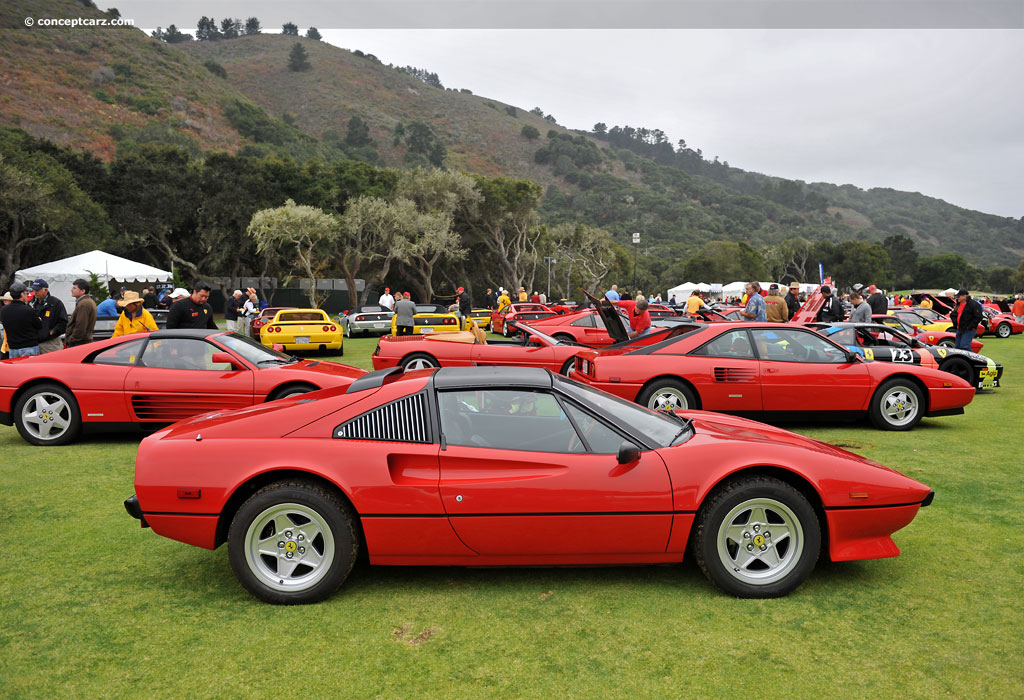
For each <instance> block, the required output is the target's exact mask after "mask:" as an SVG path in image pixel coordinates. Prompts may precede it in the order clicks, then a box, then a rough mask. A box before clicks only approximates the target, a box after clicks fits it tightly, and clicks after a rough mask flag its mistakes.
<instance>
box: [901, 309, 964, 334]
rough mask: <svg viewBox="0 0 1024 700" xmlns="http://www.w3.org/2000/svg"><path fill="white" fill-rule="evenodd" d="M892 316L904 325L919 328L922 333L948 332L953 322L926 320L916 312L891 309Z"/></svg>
mask: <svg viewBox="0 0 1024 700" xmlns="http://www.w3.org/2000/svg"><path fill="white" fill-rule="evenodd" d="M889 315H890V316H895V317H896V318H898V319H899V320H901V321H903V322H904V323H909V324H910V325H912V326H917V328H918V330H922V331H948V330H949V329H950V328H952V326H953V323H952V321H936V320H933V319H930V318H925V317H924V316H922V315H921V314H919V313H918V312H916V311H911V310H910V309H890V310H889Z"/></svg>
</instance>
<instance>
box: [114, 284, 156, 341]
mask: <svg viewBox="0 0 1024 700" xmlns="http://www.w3.org/2000/svg"><path fill="white" fill-rule="evenodd" d="M117 306H118V308H119V309H121V317H120V318H118V319H117V325H116V326H114V334H113V335H112V336H110V337H111V338H120V337H121V336H122V335H131V334H132V333H143V332H145V331H155V330H156V329H157V326H156V321H154V320H153V314H151V313H149V309H146V308H144V307H143V306H142V297H140V296H139V293H138V292H135V291H132V290H130V289H129V290H128V291H126V292H125V293H124V294H123V295H122V296H121V298H120V299H119V300H118V301H117Z"/></svg>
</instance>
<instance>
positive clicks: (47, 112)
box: [0, 0, 1024, 267]
mask: <svg viewBox="0 0 1024 700" xmlns="http://www.w3.org/2000/svg"><path fill="white" fill-rule="evenodd" d="M46 7H47V8H48V9H47V10H46V11H44V10H42V9H40V6H39V3H32V2H26V1H25V0H10V1H9V2H6V3H4V4H3V6H2V7H0V21H2V23H3V26H4V27H9V28H8V29H4V30H3V35H4V40H3V41H2V42H0V124H2V125H7V126H16V127H19V128H21V129H24V130H25V131H26V132H28V133H29V134H32V135H34V136H37V137H42V138H46V139H49V140H51V141H53V142H55V143H58V144H62V145H70V146H73V147H75V148H78V149H81V150H85V151H89V152H92V153H94V154H96V155H99V156H100V157H102V158H104V159H106V160H110V159H112V158H113V157H114V156H115V154H117V153H118V151H119V149H128V148H130V147H131V145H132V144H135V143H145V142H158V143H172V144H177V145H181V146H183V147H185V148H187V149H188V150H189V151H190V152H192V153H193V155H194V156H195V157H200V156H201V153H202V152H203V151H228V152H231V153H237V152H239V151H241V150H243V149H250V150H251V151H252V152H255V153H268V152H269V153H280V154H283V155H291V156H293V157H296V158H298V159H300V160H303V159H308V158H312V157H319V158H325V159H328V160H329V159H333V158H345V157H346V156H351V157H356V158H361V159H367V160H371V161H374V162H376V163H378V164H381V165H391V166H401V165H403V164H404V163H405V162H406V160H407V152H408V150H409V141H408V138H402V137H400V132H401V129H400V128H399V125H402V126H403V127H408V126H409V125H410V124H412V123H415V122H419V123H423V124H427V125H429V127H430V128H431V129H432V130H433V132H434V134H436V136H437V138H438V139H439V140H440V142H441V143H443V145H444V147H445V149H446V153H447V155H446V158H445V160H444V163H445V165H446V166H447V167H449V168H457V169H462V170H466V171H470V172H475V173H480V174H483V175H488V176H497V175H505V176H512V177H517V178H529V179H532V180H534V181H537V182H539V183H541V184H542V185H544V186H545V187H546V188H547V196H546V197H545V201H544V205H543V208H542V215H543V217H544V218H545V220H547V221H549V222H562V221H570V222H571V221H576V222H581V223H587V224H590V225H595V226H601V227H603V228H606V229H608V230H609V231H611V232H612V233H613V234H614V235H615V236H616V237H617V238H618V239H620V240H622V241H626V240H628V238H627V237H628V234H629V232H630V231H633V230H643V231H645V233H646V234H647V236H646V238H645V241H651V242H652V244H653V245H654V249H653V250H652V251H651V252H652V253H653V254H656V255H659V256H661V257H665V258H678V257H679V256H680V255H684V254H688V253H692V252H693V251H694V250H696V248H698V247H699V246H700V245H701V244H703V243H704V242H706V241H708V240H711V239H725V240H734V241H745V242H748V243H750V244H752V245H756V246H766V245H772V244H775V243H779V242H780V241H783V240H785V239H787V238H792V237H794V236H800V237H803V238H806V239H808V240H812V241H815V240H829V241H833V242H841V241H847V240H866V241H881V240H883V239H884V238H886V237H887V236H891V235H905V236H907V237H909V238H910V239H912V240H913V241H914V243H915V245H916V247H917V249H918V250H919V251H920V253H921V255H934V254H937V253H945V252H955V253H959V254H961V255H963V256H964V257H965V258H967V259H968V260H970V261H971V262H972V263H975V264H985V265H993V264H1001V265H1006V264H1010V265H1012V266H1014V267H1016V265H1017V262H1018V261H1019V260H1020V258H1021V257H1022V256H1024V225H1022V222H1019V221H1016V220H1013V219H1008V218H1005V217H997V216H991V215H988V214H983V213H980V212H973V211H970V210H966V209H963V208H960V207H956V206H954V205H951V204H948V203H946V202H943V201H942V200H938V199H934V198H931V197H927V196H925V195H921V194H918V193H906V192H897V191H895V190H889V189H872V190H862V189H859V188H857V187H854V186H852V185H831V184H828V183H811V184H808V183H803V182H799V181H788V180H781V179H779V178H773V177H771V176H770V175H762V174H758V173H750V172H747V171H744V170H742V169H740V168H736V167H730V166H729V165H728V164H723V163H718V162H717V161H715V162H708V161H705V160H704V159H703V157H702V156H700V154H699V153H698V152H695V151H687V152H678V153H676V152H674V150H673V149H672V147H671V146H668V145H667V143H664V142H662V143H654V142H653V141H651V140H650V139H648V138H647V136H646V135H645V136H644V137H643V138H637V139H636V140H632V141H630V140H626V141H623V140H621V139H619V140H615V139H612V138H609V137H608V136H606V135H604V134H578V133H575V132H570V131H568V130H566V129H565V128H563V127H560V126H559V125H557V124H555V123H553V122H552V121H549V120H548V119H545V118H544V117H543V116H541V115H537V114H533V113H530V112H528V111H526V110H523V109H522V108H521V107H518V106H513V105H507V104H504V103H501V102H499V101H497V100H493V99H489V98H487V97H485V96H479V95H473V94H470V93H469V92H468V91H460V90H456V89H451V88H447V89H446V88H441V87H435V86H432V85H428V84H427V83H425V82H423V81H421V80H419V79H417V78H416V77H414V76H412V75H409V74H407V73H405V72H402V71H400V70H397V69H396V68H393V67H390V66H387V65H384V64H382V63H381V62H380V61H379V60H377V59H376V58H375V57H374V56H372V55H371V54H363V53H362V52H361V51H348V50H345V49H340V48H337V47H334V46H331V45H329V44H325V43H322V42H319V41H314V40H311V39H306V38H300V37H294V36H282V35H278V34H262V35H257V36H243V37H239V38H236V39H230V40H220V41H203V42H186V43H180V44H165V43H163V42H160V41H158V40H155V39H153V38H150V37H148V36H146V35H145V34H144V33H143V32H141V31H140V30H137V29H131V28H110V27H106V28H101V29H92V28H84V27H78V28H74V29H71V28H38V27H37V28H34V29H26V28H25V27H23V26H22V25H21V22H22V20H23V19H24V17H26V16H34V17H37V18H38V17H43V16H46V14H47V12H49V13H50V14H52V15H53V16H62V17H71V16H85V17H90V16H92V17H103V16H105V15H104V13H102V12H100V11H98V10H96V9H94V8H89V7H85V6H83V5H82V4H80V3H78V2H72V1H71V0H56V1H55V2H52V3H47V5H46ZM194 21H195V20H194V18H192V19H190V18H187V17H182V18H181V20H180V22H178V24H182V25H188V24H191V23H192V22H194ZM297 42H298V43H300V44H301V45H302V46H303V47H304V48H305V50H306V52H307V53H308V56H309V63H310V64H311V68H310V69H309V70H307V71H301V72H294V71H291V70H289V68H288V56H289V52H290V50H291V47H292V46H293V45H294V44H295V43H297ZM363 48H364V49H366V50H370V51H372V48H373V47H363ZM422 68H426V69H429V68H430V67H429V66H422ZM601 116H602V115H599V114H596V115H594V119H595V121H598V120H599V119H600V118H601ZM353 117H359V118H360V119H361V120H362V121H363V122H365V123H366V125H367V126H368V127H369V136H370V138H371V139H373V142H374V143H373V147H372V148H371V149H370V150H369V151H366V150H363V151H359V152H358V153H356V152H354V151H353V150H352V149H350V148H348V147H347V146H346V145H345V144H344V143H343V140H344V137H345V134H346V130H347V127H348V124H349V121H350V120H351V119H352V118H353ZM524 127H532V128H533V129H536V135H535V137H534V138H528V137H527V136H524V135H523V129H524ZM396 136H399V137H398V138H396ZM552 136H553V137H555V138H551V137H552ZM247 152H248V151H247Z"/></svg>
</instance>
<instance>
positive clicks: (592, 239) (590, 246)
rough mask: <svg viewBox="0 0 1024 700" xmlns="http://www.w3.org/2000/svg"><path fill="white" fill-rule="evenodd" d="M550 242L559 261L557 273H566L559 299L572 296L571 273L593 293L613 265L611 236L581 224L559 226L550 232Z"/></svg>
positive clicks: (613, 247)
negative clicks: (574, 273)
mask: <svg viewBox="0 0 1024 700" xmlns="http://www.w3.org/2000/svg"><path fill="white" fill-rule="evenodd" d="M550 240H551V243H552V247H553V251H552V253H553V256H554V257H555V259H557V260H558V268H557V271H558V272H562V271H564V273H565V286H564V287H563V288H562V296H563V297H565V298H569V297H570V296H572V290H573V285H572V275H573V272H576V274H577V276H578V277H579V280H580V284H581V286H582V287H583V288H584V289H586V290H587V291H589V292H591V293H595V294H596V293H597V292H598V291H599V290H600V289H601V286H602V283H603V282H604V280H605V278H606V277H607V276H608V273H610V272H611V271H612V269H613V268H614V267H615V264H616V255H615V253H616V251H615V248H616V246H615V242H614V240H613V239H612V235H611V234H610V233H608V232H607V231H605V230H604V229H600V228H592V227H590V226H583V225H581V224H559V225H558V226H556V227H555V228H553V229H552V230H551V232H550ZM542 272H543V270H542ZM560 276H561V275H559V277H560Z"/></svg>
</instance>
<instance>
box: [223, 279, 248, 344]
mask: <svg viewBox="0 0 1024 700" xmlns="http://www.w3.org/2000/svg"><path fill="white" fill-rule="evenodd" d="M243 306H245V300H244V299H242V290H241V289H236V290H235V291H234V292H233V293H232V294H231V296H229V297H228V300H227V301H226V302H225V303H224V320H225V321H227V322H228V330H229V331H234V332H235V333H237V332H238V331H240V330H241V324H239V322H238V315H239V314H240V313H242V307H243Z"/></svg>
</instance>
